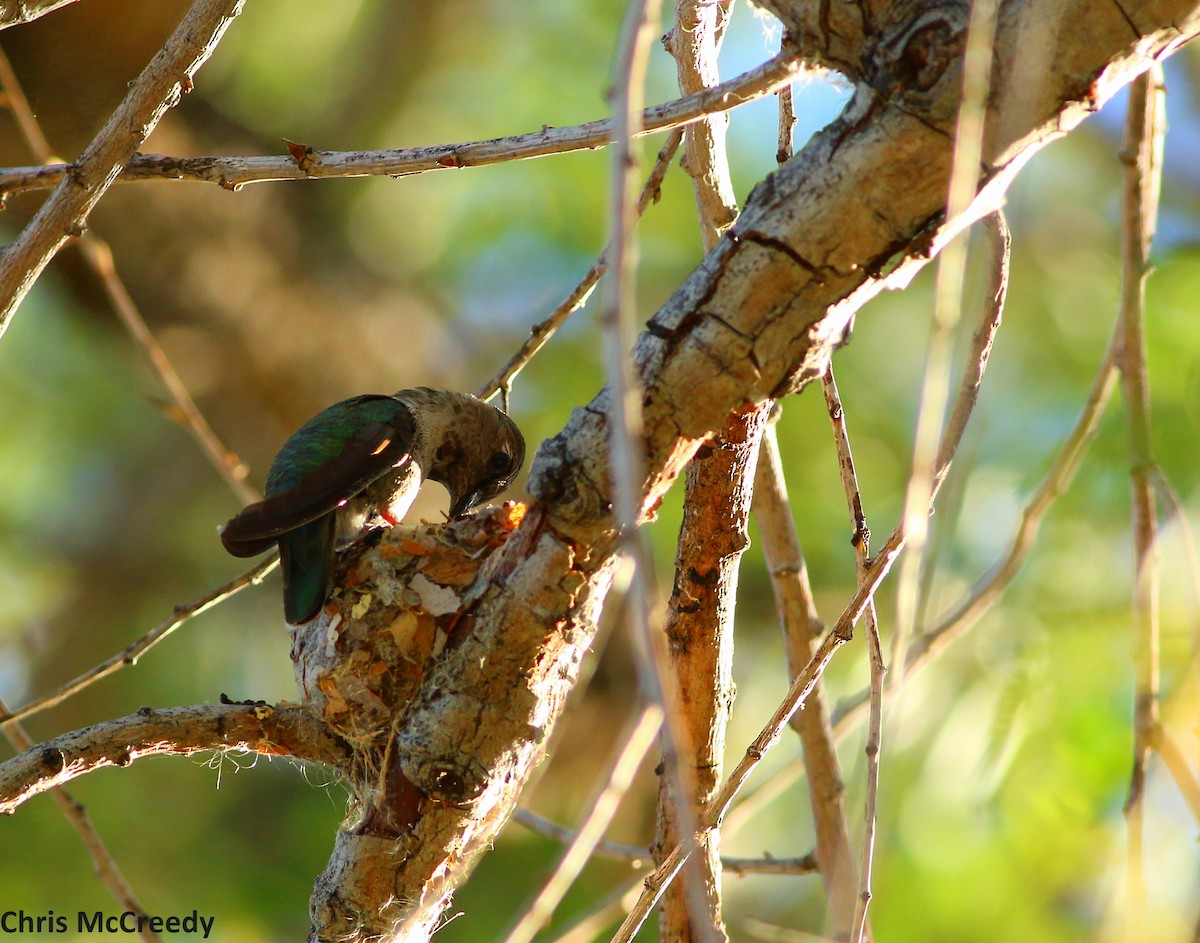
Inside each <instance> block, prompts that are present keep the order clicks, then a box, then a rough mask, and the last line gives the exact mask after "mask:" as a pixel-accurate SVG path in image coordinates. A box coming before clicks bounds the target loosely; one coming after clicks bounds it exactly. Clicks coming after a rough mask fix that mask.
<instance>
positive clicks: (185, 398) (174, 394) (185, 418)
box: [0, 50, 259, 504]
mask: <svg viewBox="0 0 1200 943" xmlns="http://www.w3.org/2000/svg"><path fill="white" fill-rule="evenodd" d="M0 88H3V90H4V91H5V93H6V94H7V99H6V104H7V106H8V108H9V110H10V111H11V112H12V114H13V117H14V118H16V120H17V126H18V127H19V128H20V129H21V136H22V137H23V138H24V139H25V143H26V145H27V146H28V147H29V150H30V151H31V152H32V153H33V156H34V157H36V158H37V159H38V160H40V161H42V162H43V163H49V162H51V161H53V160H55V159H56V158H55V157H54V150H53V148H51V146H50V142H49V141H48V140H46V136H45V135H44V134H43V133H42V127H41V125H40V124H39V123H38V120H37V117H36V116H35V115H34V113H33V109H32V108H30V107H29V100H28V99H27V98H26V97H25V91H24V89H22V88H21V83H20V82H18V81H17V76H16V73H15V72H14V71H13V68H12V64H11V63H10V62H9V60H8V56H7V55H5V53H4V51H3V50H0ZM79 249H80V252H81V253H82V254H83V258H84V261H86V262H87V264H88V267H89V268H90V269H91V270H92V274H93V275H95V277H96V279H97V280H98V281H99V282H100V287H101V288H102V289H103V290H104V293H105V295H107V296H108V300H109V304H111V305H112V307H113V310H115V311H116V312H117V316H118V317H119V318H120V319H121V322H122V323H123V324H124V325H125V329H126V330H127V331H128V332H129V334H130V336H131V337H132V338H133V340H134V342H135V343H136V344H137V346H138V348H139V349H140V350H141V351H142V354H143V356H144V357H145V358H146V362H147V363H148V364H149V365H150V368H151V369H152V370H153V371H154V372H155V373H156V374H157V375H158V378H159V381H160V382H161V383H162V385H163V386H164V387H165V388H166V390H167V392H168V393H169V394H170V396H171V398H172V399H173V400H174V401H175V408H176V409H177V410H178V414H179V419H180V422H181V424H182V425H183V426H184V428H185V429H187V431H188V432H189V433H190V434H191V436H192V438H194V439H195V440H196V442H197V444H198V445H199V446H200V450H201V451H202V452H203V453H204V454H205V456H207V458H208V460H209V461H210V462H211V463H212V465H213V468H215V469H216V471H217V474H219V475H220V476H221V477H222V478H223V479H224V480H225V482H226V483H227V484H228V485H229V487H230V488H231V489H233V493H234V494H236V495H237V496H238V497H239V498H240V499H241V501H242V502H243V503H244V504H251V503H253V502H255V501H257V500H258V497H259V496H258V493H257V492H256V491H255V490H254V489H253V488H251V487H250V486H249V484H247V483H246V473H247V468H246V465H245V464H244V463H242V462H241V461H240V460H239V459H238V457H237V455H235V454H234V453H233V452H231V451H230V450H229V449H227V448H225V446H224V445H222V444H221V441H220V439H218V438H217V434H216V433H215V432H214V431H213V429H212V427H211V426H210V425H209V424H208V420H206V419H205V418H204V415H203V414H202V413H201V412H200V409H199V407H197V406H196V401H195V400H194V399H192V395H191V394H190V393H189V392H188V390H187V387H186V386H184V385H183V381H182V380H181V379H180V378H179V374H178V373H177V372H176V371H175V367H174V365H173V364H172V363H171V360H170V358H168V357H167V353H166V351H164V350H163V349H162V345H160V344H159V343H158V341H157V339H156V338H155V337H154V335H153V333H151V331H150V328H149V326H148V325H147V324H146V321H145V319H144V318H143V317H142V315H141V312H140V311H138V309H137V305H135V304H134V303H133V299H132V298H131V297H130V295H129V292H128V291H126V289H125V284H124V283H123V282H122V281H121V277H120V275H119V274H118V273H117V268H116V265H115V264H114V262H113V255H112V250H111V249H110V248H109V246H108V243H106V242H105V241H104V240H102V239H100V238H99V237H97V236H95V235H93V234H92V233H84V235H83V236H82V237H81V238H80V240H79Z"/></svg>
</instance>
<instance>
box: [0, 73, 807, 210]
mask: <svg viewBox="0 0 1200 943" xmlns="http://www.w3.org/2000/svg"><path fill="white" fill-rule="evenodd" d="M800 70H801V66H800V63H799V61H798V59H797V57H796V56H795V54H794V53H791V52H788V53H783V54H781V55H778V56H776V57H775V58H773V59H769V60H767V61H766V62H764V63H763V64H762V65H760V66H757V67H756V68H754V69H751V70H750V71H749V72H745V73H743V74H742V75H740V76H738V77H737V78H734V79H730V80H729V81H728V82H724V83H722V84H721V85H718V86H717V87H715V88H712V89H709V90H707V91H704V92H700V93H698V94H695V95H689V96H688V97H686V98H681V99H677V100H675V101H671V102H666V103H665V104H661V105H655V106H654V107H651V108H647V109H646V110H645V111H643V112H641V113H640V118H641V120H640V121H639V123H638V128H637V130H636V131H635V136H637V137H643V136H645V135H647V134H655V133H658V132H661V131H669V130H671V129H672V128H678V127H682V126H684V125H688V124H691V123H692V122H694V121H700V120H702V119H703V118H705V117H707V116H708V115H712V114H717V113H719V112H723V111H729V110H730V109H732V108H737V107H738V106H739V105H744V104H746V103H747V102H751V101H754V100H756V99H758V98H761V97H763V96H764V95H769V94H771V93H772V92H774V91H775V90H776V89H778V88H780V87H781V86H783V85H786V84H788V83H790V82H791V81H792V80H793V79H794V78H795V77H796V76H797V75H798V74H799V73H800ZM616 135H617V126H616V124H615V122H614V119H612V118H602V119H600V120H597V121H589V122H587V123H585V124H579V125H571V126H569V127H564V128H550V127H546V128H542V129H540V130H538V131H531V132H528V133H526V134H518V135H512V136H509V137H500V138H492V139H490V140H486V141H467V142H463V143H460V144H435V145H431V146H427V147H407V148H395V149H390V150H378V151H320V150H314V149H312V148H309V147H305V146H303V145H296V148H297V150H296V151H295V152H294V153H288V154H273V155H264V156H247V157H171V156H165V155H162V154H137V155H135V156H133V157H132V158H130V159H129V160H128V162H127V163H125V164H124V166H123V167H122V169H121V175H120V176H119V177H118V178H117V180H118V182H122V183H128V182H132V181H137V180H190V181H194V182H204V183H215V184H219V185H220V186H222V187H225V188H226V189H237V188H238V187H241V186H244V185H245V184H249V183H265V182H269V181H274V180H324V179H332V178H338V177H372V176H374V177H379V176H392V177H396V176H407V175H409V174H418V173H425V172H427V171H431V170H459V169H463V168H466V167H483V166H487V165H489V164H501V163H507V162H509V161H514V160H529V159H531V158H534V157H547V156H550V155H553V154H569V153H572V152H575V151H589V150H596V149H597V148H601V147H607V146H608V145H609V144H612V143H613V142H614V141H615V140H616ZM71 167H72V165H70V164H52V165H50V166H47V167H10V168H6V169H0V195H6V194H15V193H22V192H25V191H27V190H38V189H44V188H46V187H52V186H57V185H59V184H60V183H61V182H62V181H63V180H64V179H65V178H66V177H67V176H68V175H69V174H70V173H71Z"/></svg>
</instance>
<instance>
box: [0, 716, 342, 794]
mask: <svg viewBox="0 0 1200 943" xmlns="http://www.w3.org/2000/svg"><path fill="white" fill-rule="evenodd" d="M204 750H249V751H250V752H252V753H261V754H263V755H264V756H287V757H291V758H292V759H296V760H302V761H307V762H312V763H321V764H322V765H325V766H328V767H330V768H332V769H335V770H337V771H339V772H341V773H342V774H348V773H349V771H350V770H349V761H350V751H349V750H348V749H347V747H346V744H345V743H344V742H343V741H342V740H340V739H339V738H338V737H336V736H334V735H333V734H332V733H331V732H330V730H329V728H328V727H326V726H325V724H324V723H322V722H321V721H320V720H319V719H317V718H316V717H314V716H313V715H312V714H311V713H310V712H309V711H307V710H305V709H304V708H300V707H272V706H271V705H269V704H263V703H255V704H249V705H247V704H208V705H205V706H203V707H172V708H169V709H167V710H152V709H151V708H149V707H144V708H142V709H141V710H140V711H138V712H137V713H136V714H132V715H130V716H128V717H122V718H120V719H118V720H108V721H105V722H104V723H101V724H95V725H94V726H91V727H84V728H83V729H82V730H75V731H72V732H71V733H66V734H63V735H62V736H59V737H55V738H53V739H52V740H46V741H44V742H42V743H39V744H37V745H36V746H34V747H32V748H31V749H29V750H26V751H25V752H24V753H21V754H20V755H18V756H15V757H13V758H12V759H11V760H7V761H6V762H4V763H2V764H0V815H4V814H7V813H10V812H12V811H13V810H14V809H16V808H17V806H19V805H20V804H21V803H23V802H25V801H26V800H28V799H31V798H33V797H34V796H36V795H38V794H40V793H43V792H45V791H46V790H47V789H52V788H54V787H55V786H61V785H63V784H64V783H67V782H70V781H71V780H72V779H76V778H77V777H79V776H82V775H84V774H85V773H91V772H94V771H95V770H98V769H104V768H105V767H108V766H128V765H129V764H130V763H132V762H134V761H135V760H140V759H142V758H144V757H147V756H192V755H193V754H195V753H200V752H201V751H204Z"/></svg>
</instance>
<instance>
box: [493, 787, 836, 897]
mask: <svg viewBox="0 0 1200 943" xmlns="http://www.w3.org/2000/svg"><path fill="white" fill-rule="evenodd" d="M771 781H772V782H773V781H774V780H773V779H772V780H771ZM745 805H746V803H745V802H739V803H738V805H737V806H736V808H735V809H734V811H735V812H740V811H741V810H742V809H743V807H744V806H745ZM513 821H515V822H519V823H520V824H521V825H524V826H525V827H526V828H528V829H530V830H531V831H534V832H537V833H538V834H539V835H545V836H546V837H547V838H551V839H553V840H554V841H557V842H562V843H563V844H567V843H569V842H572V841H574V840H575V837H576V836H577V835H578V834H579V832H578V830H576V829H572V828H567V826H565V825H560V824H559V823H558V822H551V821H550V820H549V819H547V818H545V817H544V816H541V815H538V814H537V813H536V812H531V811H529V810H528V809H517V811H516V812H514V813H513ZM733 821H734V817H733V816H732V815H730V816H729V817H727V818H726V820H725V822H724V823H723V825H722V826H721V830H722V832H725V833H728V832H731V831H732V829H731V827H730V823H731V822H733ZM592 856H593V857H595V858H607V859H608V860H610V861H620V862H622V863H624V864H627V865H629V866H630V867H631V868H633V869H634V870H635V871H640V870H642V869H643V868H647V867H650V866H651V865H653V864H654V858H653V857H651V855H650V853H649V852H647V851H646V849H645V848H644V847H643V846H641V845H628V844H625V843H623V842H615V841H609V840H607V839H605V840H604V841H600V842H597V843H596V847H595V849H594V850H593V852H592ZM721 868H722V869H723V870H725V871H731V872H733V873H734V874H738V875H742V874H811V873H813V872H815V871H816V870H817V865H816V855H815V854H813V853H812V852H810V853H809V854H807V855H802V856H801V857H799V858H776V857H773V856H771V855H765V856H764V857H762V858H739V857H729V856H727V855H725V856H722V858H721Z"/></svg>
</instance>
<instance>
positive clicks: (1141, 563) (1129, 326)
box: [1117, 65, 1166, 927]
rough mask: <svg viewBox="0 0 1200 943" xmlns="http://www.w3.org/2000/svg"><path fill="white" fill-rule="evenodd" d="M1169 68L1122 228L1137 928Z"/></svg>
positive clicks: (1130, 177) (1140, 143) (1131, 168)
mask: <svg viewBox="0 0 1200 943" xmlns="http://www.w3.org/2000/svg"><path fill="white" fill-rule="evenodd" d="M1163 92H1164V89H1163V86H1162V67H1161V66H1159V65H1155V66H1153V67H1151V69H1150V70H1149V71H1148V72H1146V73H1145V74H1144V75H1142V76H1140V77H1139V78H1137V79H1135V80H1134V82H1133V84H1132V85H1131V86H1130V90H1129V111H1128V115H1127V117H1126V124H1125V141H1124V144H1123V148H1122V160H1123V161H1124V163H1125V187H1124V194H1123V199H1122V211H1123V212H1122V220H1121V260H1122V268H1121V315H1120V323H1121V348H1120V355H1119V356H1118V358H1117V367H1118V368H1119V370H1120V373H1121V390H1122V392H1123V393H1124V398H1125V407H1126V410H1127V415H1128V426H1129V478H1130V486H1131V490H1132V492H1133V542H1134V579H1133V623H1134V646H1133V659H1134V673H1135V703H1134V714H1133V773H1132V776H1131V777H1130V782H1129V795H1128V797H1127V798H1126V800H1125V823H1126V828H1127V830H1128V833H1129V852H1128V854H1129V857H1128V883H1129V896H1130V907H1131V917H1130V919H1131V921H1132V923H1131V926H1134V927H1140V926H1144V923H1143V920H1142V909H1143V907H1144V905H1145V896H1146V887H1145V862H1144V860H1143V829H1144V806H1143V799H1144V794H1145V788H1146V764H1147V763H1148V761H1149V759H1150V750H1151V748H1152V744H1153V741H1154V738H1155V734H1156V731H1157V730H1158V729H1159V726H1160V724H1161V720H1160V717H1159V706H1158V694H1159V659H1158V654H1159V653H1158V644H1159V643H1158V637H1159V628H1158V523H1157V512H1156V509H1155V501H1154V481H1153V478H1154V465H1155V462H1154V451H1153V447H1152V445H1151V433H1150V379H1149V372H1148V369H1147V366H1146V337H1145V316H1146V278H1147V277H1148V275H1149V274H1150V243H1151V241H1152V240H1153V238H1154V229H1155V221H1156V217H1157V215H1158V195H1159V188H1160V183H1161V174H1162V149H1163V136H1164V132H1165V129H1166V125H1165V116H1164V102H1163Z"/></svg>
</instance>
